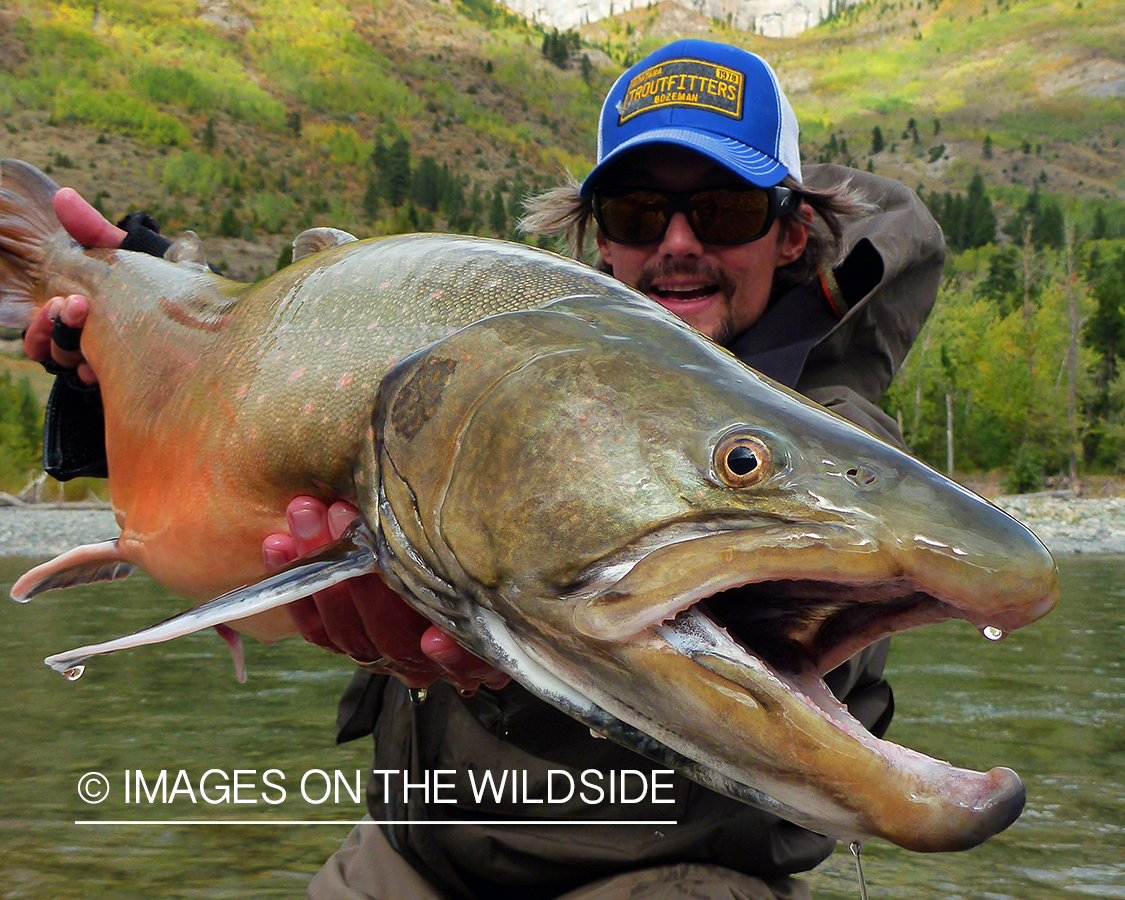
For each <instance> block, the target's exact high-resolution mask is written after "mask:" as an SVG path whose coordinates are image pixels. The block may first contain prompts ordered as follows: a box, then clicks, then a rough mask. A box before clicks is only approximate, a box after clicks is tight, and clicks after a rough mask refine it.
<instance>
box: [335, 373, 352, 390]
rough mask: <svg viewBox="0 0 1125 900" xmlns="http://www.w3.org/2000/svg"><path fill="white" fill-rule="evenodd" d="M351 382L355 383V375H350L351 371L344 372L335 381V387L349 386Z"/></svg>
mask: <svg viewBox="0 0 1125 900" xmlns="http://www.w3.org/2000/svg"><path fill="white" fill-rule="evenodd" d="M353 384H355V377H354V376H353V375H352V373H351V372H345V373H344V374H343V375H341V376H340V380H339V381H337V382H336V387H337V388H341V389H342V388H346V387H351V386H352V385H353Z"/></svg>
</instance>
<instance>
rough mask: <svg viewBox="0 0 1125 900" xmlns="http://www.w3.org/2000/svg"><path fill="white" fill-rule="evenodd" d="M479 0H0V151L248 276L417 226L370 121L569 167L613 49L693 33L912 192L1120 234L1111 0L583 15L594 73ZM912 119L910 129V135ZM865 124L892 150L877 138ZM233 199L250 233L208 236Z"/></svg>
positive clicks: (650, 45) (1123, 138)
mask: <svg viewBox="0 0 1125 900" xmlns="http://www.w3.org/2000/svg"><path fill="white" fill-rule="evenodd" d="M489 4H490V0H412V2H408V0H362V2H361V0H353V2H329V0H322V2H314V0H232V2H229V3H225V4H216V5H215V6H213V7H208V6H206V5H200V6H199V7H196V6H194V5H188V6H182V5H181V6H169V5H168V4H158V3H156V2H154V0H98V2H96V3H95V2H94V0H78V2H71V3H68V4H62V3H55V2H38V3H36V4H25V3H16V2H14V0H0V156H15V157H19V158H23V159H27V160H28V161H30V162H33V163H35V164H37V165H39V166H41V167H44V168H48V169H52V170H53V174H54V176H55V178H56V179H57V180H58V181H59V182H60V183H63V184H71V185H74V186H75V187H78V188H79V189H80V190H82V191H83V192H84V193H85V194H86V195H87V196H89V197H90V198H92V199H93V198H97V199H98V200H99V202H100V203H101V204H102V206H103V207H104V208H105V210H106V211H107V213H108V214H109V215H110V216H111V217H114V218H115V217H117V216H119V215H121V214H123V213H124V212H126V211H129V210H130V209H136V208H143V209H147V210H150V211H153V212H155V213H156V214H157V215H158V217H159V218H161V220H162V221H163V222H164V223H165V226H166V231H175V230H179V229H183V228H187V227H191V228H194V229H195V230H197V231H199V232H200V233H201V234H202V235H203V236H204V238H205V242H206V246H207V248H208V251H209V252H210V254H211V257H212V259H213V260H217V261H220V262H221V263H225V264H226V268H227V271H228V272H229V273H230V274H232V275H233V276H234V277H241V278H250V277H254V276H256V275H258V274H263V273H268V272H270V271H272V270H273V268H274V265H275V261H276V259H277V256H278V253H279V251H280V250H281V248H282V246H283V245H284V244H285V243H287V242H288V241H289V240H290V239H291V237H292V236H293V235H294V234H295V233H296V232H297V231H298V230H300V229H301V228H304V227H308V226H309V225H311V224H331V225H336V226H339V227H344V228H348V229H349V230H353V231H355V232H356V233H358V234H362V235H366V234H375V233H382V232H387V231H393V230H401V229H403V228H404V227H408V225H407V224H406V222H405V218H404V215H403V212H402V210H398V211H395V210H390V209H387V208H386V206H385V205H384V207H383V208H382V209H381V210H380V211H379V214H378V215H377V217H376V218H375V219H369V218H368V217H366V216H365V214H364V213H363V212H362V208H361V202H360V201H361V197H362V195H363V192H364V188H365V186H366V184H367V180H368V178H369V176H370V172H371V169H370V166H369V165H368V163H367V158H368V155H369V153H370V151H371V148H372V146H373V144H374V141H375V139H376V138H377V137H380V138H382V139H383V140H384V141H386V142H388V143H389V142H390V141H392V140H393V139H394V138H395V137H396V136H397V135H400V134H402V135H405V136H407V137H408V138H409V140H410V143H411V147H412V153H413V158H414V160H415V161H417V160H418V159H419V157H420V156H422V155H431V156H433V157H435V158H436V159H437V160H438V161H439V162H441V163H445V164H447V165H448V166H449V167H450V169H451V170H452V171H454V172H455V173H458V174H459V175H461V176H462V177H463V178H464V179H465V182H466V189H467V191H471V189H472V188H473V187H474V186H475V187H476V188H477V189H478V190H479V191H480V192H482V193H483V192H487V191H491V190H493V189H494V188H495V187H497V186H500V187H502V188H503V190H504V191H505V194H506V196H505V199H510V192H511V189H512V188H513V187H514V186H517V185H527V186H535V185H538V186H547V185H549V184H551V183H553V182H554V181H555V180H556V179H557V178H558V176H559V173H560V171H561V170H563V169H569V170H571V171H573V172H574V173H576V174H579V175H580V174H582V173H583V172H584V171H585V170H586V169H587V168H588V166H589V165H590V164H591V161H592V158H593V155H594V122H595V121H596V116H597V113H598V109H599V107H600V103H601V98H602V96H603V95H604V93H605V91H606V89H607V88H608V87H609V85H610V84H611V83H612V81H613V79H614V78H615V77H616V76H617V74H618V73H619V72H620V71H621V70H622V67H623V66H624V65H626V64H628V63H629V62H631V61H632V60H635V59H637V58H639V56H640V55H641V54H643V53H645V52H647V51H649V50H651V49H654V48H655V47H656V46H659V45H660V44H663V43H665V42H666V41H668V40H670V39H673V38H675V37H682V36H699V37H709V38H717V39H721V40H727V41H731V42H734V43H738V44H740V45H742V46H745V47H747V48H748V49H751V50H753V51H755V52H758V53H760V54H762V55H763V56H765V57H766V58H767V59H769V60H770V61H771V62H773V63H774V64H775V66H776V68H777V69H778V71H779V73H780V77H781V79H782V81H783V83H784V85H785V87H786V90H787V92H788V94H789V96H790V99H791V100H792V102H793V105H794V107H795V108H796V110H797V113H798V116H799V118H800V119H801V121H802V125H803V134H802V146H803V153H804V156H805V158H806V159H809V160H811V159H816V158H822V157H823V156H825V155H826V147H827V145H828V141H829V138H830V137H831V136H835V137H836V138H837V139H846V140H847V143H848V148H849V151H850V152H849V153H848V154H844V153H839V154H837V156H836V159H839V160H840V161H847V158H846V157H850V158H851V162H852V164H854V165H857V166H860V167H866V166H867V164H868V162H869V161H870V162H871V163H872V164H873V165H874V168H875V171H877V172H879V173H881V174H886V175H890V176H892V177H896V178H899V179H900V180H902V181H904V182H905V183H907V184H910V185H912V186H920V187H922V188H923V189H924V190H925V191H926V192H929V191H931V190H963V189H964V187H965V185H966V184H967V182H968V180H969V178H970V177H971V175H972V173H973V172H974V171H975V170H977V169H979V170H980V171H982V172H983V173H984V175H985V178H986V181H987V183H988V184H989V186H990V189H991V190H992V192H993V195H994V197H996V198H998V199H999V201H1000V203H999V205H1000V209H1001V212H1002V213H1003V212H1004V211H1005V210H1011V209H1012V208H1013V207H1014V206H1016V205H1018V204H1019V203H1021V202H1022V199H1023V197H1024V196H1026V191H1027V190H1028V189H1029V188H1031V187H1032V186H1039V187H1040V188H1041V189H1042V190H1046V191H1050V192H1052V193H1055V194H1056V196H1058V197H1060V198H1061V199H1062V200H1063V202H1064V205H1065V206H1066V208H1067V209H1068V210H1069V212H1070V214H1071V215H1074V216H1075V217H1076V218H1077V220H1078V221H1080V222H1083V221H1085V222H1088V221H1089V220H1090V218H1091V217H1092V211H1091V210H1092V207H1091V204H1093V203H1095V202H1096V203H1099V204H1101V205H1102V208H1103V210H1104V211H1105V212H1106V214H1107V216H1108V218H1109V220H1110V222H1111V225H1112V226H1113V227H1114V228H1115V229H1116V230H1117V231H1118V232H1119V233H1121V234H1123V235H1125V166H1123V165H1122V163H1123V162H1125V97H1121V96H1117V97H1113V96H1101V97H1099V96H1095V94H1097V93H1098V90H1099V88H1104V86H1105V85H1106V84H1113V83H1114V82H1116V83H1117V84H1118V86H1119V87H1120V85H1121V84H1122V83H1123V81H1125V0H1081V2H1077V0H1075V2H1056V0H1012V2H1001V3H996V2H994V0H993V2H987V0H941V2H929V0H921V2H920V0H914V2H913V3H909V2H906V0H902V2H899V3H888V2H882V0H872V2H868V3H865V4H863V5H861V6H859V7H855V8H853V9H851V10H849V11H848V12H847V13H846V14H845V15H844V16H842V17H841V18H839V19H837V20H836V21H833V22H829V23H826V24H824V25H822V26H821V27H819V28H816V29H812V30H810V31H808V32H806V33H805V34H803V35H801V36H799V37H798V38H795V39H791V40H771V39H767V38H763V37H761V36H757V35H749V34H744V33H737V32H733V31H731V30H729V29H727V28H725V27H724V26H722V25H721V24H717V23H714V22H711V21H709V20H706V19H703V18H701V17H699V16H698V15H695V14H694V13H691V12H688V11H687V10H685V9H684V8H683V7H680V6H678V5H674V4H671V3H663V4H659V5H657V6H655V7H653V8H651V9H648V10H636V11H634V12H632V13H629V14H627V15H624V16H619V17H616V18H613V19H609V20H605V21H603V22H599V23H594V24H593V25H590V26H586V27H585V28H584V29H583V37H584V39H585V40H586V41H587V43H588V45H589V46H590V47H591V48H594V49H593V51H592V52H591V53H590V58H591V59H592V61H593V62H594V67H593V69H592V71H588V72H587V73H586V75H585V77H583V74H582V71H581V67H579V66H578V65H572V66H571V67H569V68H568V69H565V70H560V69H558V68H555V67H554V66H551V65H550V64H548V63H547V62H546V61H545V60H544V59H543V57H542V55H541V53H540V46H541V43H542V37H543V35H542V32H540V31H537V30H536V29H534V28H532V27H530V26H528V25H527V24H526V23H523V22H522V21H520V20H518V19H516V18H515V17H514V16H511V15H510V14H506V13H505V12H503V11H502V10H500V9H499V8H498V7H495V6H491V5H489ZM1103 93H1104V90H1103ZM294 115H296V116H298V117H299V118H300V121H301V125H302V127H301V130H300V134H299V135H298V134H296V133H294V130H293V129H292V128H291V127H290V126H291V123H292V121H293V117H294ZM911 118H913V119H915V120H916V123H917V128H918V132H919V140H918V142H917V143H915V141H914V139H913V137H912V136H908V137H904V134H905V133H906V128H907V123H908V121H909V120H910V119H911ZM208 120H211V121H212V124H213V130H214V136H215V140H214V145H213V146H212V147H208V146H207V145H206V144H205V143H204V137H205V135H206V132H207V128H206V126H207V124H208ZM935 120H938V121H939V122H940V132H939V133H935V132H934V121H935ZM876 125H878V126H879V127H880V128H881V129H882V131H883V134H884V136H885V138H886V141H887V149H885V150H884V151H883V152H882V153H879V154H877V155H876V156H874V157H873V158H872V157H871V156H870V152H869V151H870V146H871V131H872V129H873V128H874V127H875V126H876ZM985 136H989V137H990V138H991V142H992V146H993V155H992V158H991V159H986V158H984V155H983V144H984V139H985ZM938 145H944V148H945V150H944V153H943V154H942V155H941V157H940V158H939V159H937V160H936V161H931V159H930V158H931V155H932V153H931V150H932V148H934V147H936V146H938ZM1044 178H1045V179H1046V180H1045V181H1044V180H1043V179H1044ZM228 208H229V209H233V210H234V211H235V212H236V213H237V214H238V217H239V220H240V222H241V223H242V228H243V234H242V236H241V237H238V238H221V237H219V236H218V228H219V223H220V221H221V216H222V213H223V212H224V211H226V210H227V209H228ZM485 221H487V219H485ZM445 225H446V223H445V222H444V221H443V219H442V218H441V217H440V216H439V217H438V218H437V221H436V222H435V226H436V227H437V228H442V227H444V226H445ZM480 230H481V231H482V232H484V233H488V232H489V228H488V227H487V226H485V225H482V226H481V228H480ZM9 336H10V335H9ZM14 349H15V347H14V344H12V343H8V344H3V343H0V367H3V368H5V369H13V368H14V369H15V371H16V373H17V375H18V376H22V375H23V374H31V375H32V377H33V384H34V386H35V387H36V389H37V392H39V393H43V392H44V391H45V389H46V388H47V386H48V384H49V378H48V377H47V376H45V375H44V374H42V373H39V372H37V371H35V370H34V367H29V366H28V364H27V363H26V362H17V361H16V360H13V359H11V358H10V356H8V358H5V355H6V354H11V353H13V352H14ZM29 368H30V371H29Z"/></svg>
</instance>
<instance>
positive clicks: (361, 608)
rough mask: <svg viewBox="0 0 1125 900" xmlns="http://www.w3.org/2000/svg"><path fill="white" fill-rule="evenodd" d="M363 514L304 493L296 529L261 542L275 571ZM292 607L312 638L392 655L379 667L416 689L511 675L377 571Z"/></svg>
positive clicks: (359, 654)
mask: <svg viewBox="0 0 1125 900" xmlns="http://www.w3.org/2000/svg"><path fill="white" fill-rule="evenodd" d="M357 514H358V513H357V510H356V508H355V507H354V506H352V505H351V504H349V503H344V502H343V501H339V502H337V503H333V504H332V506H331V507H327V506H325V504H324V503H322V502H321V501H319V500H317V499H315V498H313V497H298V498H297V499H296V500H294V501H293V502H292V503H290V504H289V507H288V509H287V510H286V518H287V520H288V523H289V532H290V533H289V534H272V535H270V536H269V537H267V538H266V539H265V541H264V542H263V543H262V557H263V559H264V560H265V563H266V565H267V566H269V567H270V568H276V567H278V566H281V565H284V564H285V563H287V562H291V561H292V560H294V559H296V558H297V557H298V556H300V555H301V554H303V553H307V552H308V551H310V550H313V549H315V548H317V547H320V546H323V545H324V544H326V543H328V542H329V541H331V540H334V539H335V538H337V537H339V536H340V534H342V533H343V531H344V529H345V528H347V527H348V525H350V524H351V522H352V520H353V519H354V518H355V517H356V515H357ZM289 611H290V613H292V615H293V619H294V620H295V621H296V622H297V627H298V629H299V630H300V632H301V635H302V636H303V637H304V638H305V639H306V640H308V641H311V642H312V643H314V644H317V645H319V646H321V647H324V648H326V649H328V650H332V651H334V652H336V653H344V654H346V655H348V656H350V657H351V658H352V659H353V660H355V661H357V662H361V663H363V662H371V661H374V660H377V659H380V658H382V657H387V658H389V660H390V661H389V662H388V663H387V664H386V665H385V666H382V667H377V668H373V671H379V672H386V673H389V674H391V675H395V676H396V677H398V678H399V679H400V680H401V681H403V682H404V683H405V684H407V685H408V686H410V687H427V686H429V685H430V684H432V683H433V682H435V681H437V680H438V679H439V678H448V679H449V680H450V681H451V682H453V684H455V685H456V686H457V687H458V688H459V689H460V690H462V691H474V690H476V689H477V688H478V687H479V686H480V685H481V684H485V685H488V686H489V687H492V688H501V687H503V686H504V685H506V684H507V683H508V682H509V681H510V680H511V679H510V678H509V677H508V676H507V675H505V674H504V673H503V672H501V671H500V670H499V669H495V668H493V667H492V666H490V665H489V664H488V663H486V662H484V661H482V660H480V659H478V658H477V657H475V656H473V655H472V654H471V653H469V651H468V650H465V649H464V648H463V647H461V646H460V645H459V644H458V643H457V642H456V641H454V640H453V638H451V637H450V636H449V635H447V634H445V633H444V632H443V631H441V630H440V629H439V628H437V626H435V625H432V624H430V622H429V621H428V620H427V619H425V618H423V617H422V616H421V615H419V614H418V613H417V612H415V611H414V610H413V609H412V608H411V607H409V606H407V605H406V602H405V601H404V600H403V599H402V598H401V597H400V596H399V595H398V594H396V593H395V592H394V591H392V590H391V589H390V588H388V587H387V586H386V584H384V583H383V580H382V579H381V578H379V576H378V575H367V576H364V577H361V578H353V579H351V580H349V581H347V582H345V583H344V584H340V585H336V586H335V587H332V588H329V589H328V590H326V591H320V592H319V593H317V594H314V595H313V596H312V597H308V598H305V599H303V600H298V601H296V602H295V603H292V604H290V605H289Z"/></svg>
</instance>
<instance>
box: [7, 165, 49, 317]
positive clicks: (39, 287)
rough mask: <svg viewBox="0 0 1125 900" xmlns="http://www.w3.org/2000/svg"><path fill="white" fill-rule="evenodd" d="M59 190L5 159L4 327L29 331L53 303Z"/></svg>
mask: <svg viewBox="0 0 1125 900" xmlns="http://www.w3.org/2000/svg"><path fill="white" fill-rule="evenodd" d="M58 189H59V186H58V185H57V184H55V182H54V181H52V180H51V179H50V178H48V177H47V176H46V175H44V174H43V173H42V172H40V171H39V170H38V169H37V168H35V166H31V165H28V164H27V163H25V162H21V161H20V160H18V159H5V160H0V327H5V328H26V327H27V325H28V324H29V323H30V322H31V320H32V319H33V318H34V316H35V311H36V310H37V309H38V308H39V307H40V306H42V305H43V304H44V303H46V302H47V299H48V298H47V284H46V278H45V274H44V271H43V262H44V252H43V245H44V244H45V243H46V241H47V239H48V238H49V237H51V235H53V234H55V233H56V232H58V231H61V230H62V224H61V223H60V222H59V220H58V217H57V216H56V215H55V210H54V207H53V206H52V205H51V200H52V199H53V198H54V196H55V194H56V193H57V192H58Z"/></svg>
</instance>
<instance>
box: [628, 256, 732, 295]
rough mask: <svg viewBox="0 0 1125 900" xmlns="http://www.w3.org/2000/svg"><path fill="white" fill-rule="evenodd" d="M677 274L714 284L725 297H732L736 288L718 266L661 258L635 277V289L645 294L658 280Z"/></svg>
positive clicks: (728, 276)
mask: <svg viewBox="0 0 1125 900" xmlns="http://www.w3.org/2000/svg"><path fill="white" fill-rule="evenodd" d="M677 275H678V276H690V277H691V278H695V279H697V280H699V281H700V282H703V283H704V284H714V285H716V286H717V287H718V288H719V290H720V291H721V292H722V293H723V294H725V295H726V296H727V297H732V296H733V295H734V292H735V289H736V282H735V280H734V278H732V277H731V276H730V275H729V274H728V273H726V272H725V271H723V270H722V269H720V268H719V267H718V266H714V265H711V264H709V263H697V262H693V261H691V260H661V261H659V262H656V263H653V264H652V265H651V266H646V267H645V269H644V270H643V271H642V272H641V274H640V277H639V278H638V279H637V290H639V291H640V292H641V293H642V294H647V293H649V292H651V291H652V290H653V289H654V288H655V287H656V285H657V283H658V282H660V281H662V280H664V279H665V278H669V277H672V276H677Z"/></svg>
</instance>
